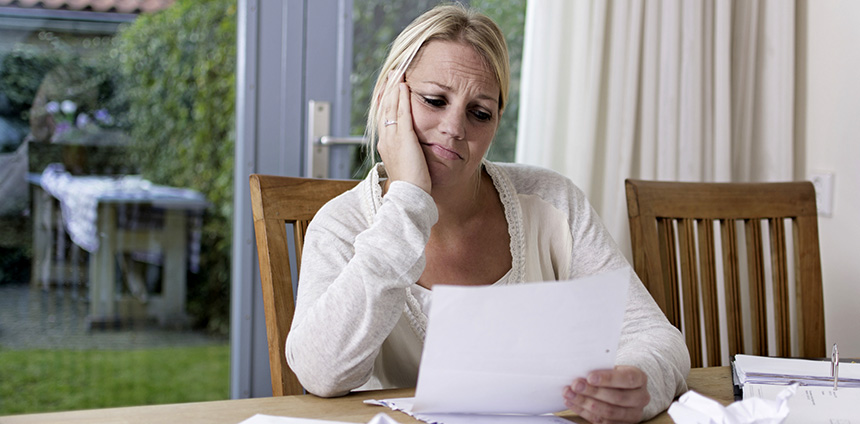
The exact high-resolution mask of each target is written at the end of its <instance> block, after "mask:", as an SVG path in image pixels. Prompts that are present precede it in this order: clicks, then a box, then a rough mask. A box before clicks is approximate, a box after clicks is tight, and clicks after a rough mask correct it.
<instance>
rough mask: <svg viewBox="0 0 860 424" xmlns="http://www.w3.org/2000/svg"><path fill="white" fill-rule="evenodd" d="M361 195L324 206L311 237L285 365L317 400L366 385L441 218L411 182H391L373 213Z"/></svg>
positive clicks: (306, 246) (304, 256)
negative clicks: (431, 234) (431, 230)
mask: <svg viewBox="0 0 860 424" xmlns="http://www.w3.org/2000/svg"><path fill="white" fill-rule="evenodd" d="M364 183H368V181H365V182H364ZM359 193H361V191H360V190H357V189H356V190H352V191H350V192H347V193H346V194H344V195H342V196H341V197H339V198H336V199H335V200H333V201H332V202H330V203H328V204H327V205H326V206H324V207H323V208H322V209H321V210H320V211H319V213H318V214H317V215H316V216H315V218H314V220H313V221H312V222H311V224H310V226H309V228H308V232H307V235H306V237H305V243H304V248H303V253H302V266H301V275H300V277H299V286H298V296H297V299H296V312H295V317H294V319H293V324H292V328H291V329H290V333H289V336H288V337H287V343H286V356H287V358H286V359H287V362H288V363H289V365H290V367H291V368H292V370H293V371H294V372H295V373H296V375H297V376H298V378H299V381H300V382H301V384H302V386H304V387H305V389H307V390H308V391H309V392H311V393H313V394H316V395H318V396H325V397H328V396H338V395H342V394H345V393H348V392H349V391H350V390H352V389H354V388H357V387H359V386H361V385H362V384H364V383H365V382H367V381H368V379H369V378H370V376H371V373H372V371H373V363H374V359H375V358H376V356H377V354H378V353H379V349H380V346H381V345H382V342H383V341H384V340H385V338H386V337H388V335H389V334H390V333H391V331H392V329H393V328H394V326H395V325H396V323H397V321H398V319H399V317H400V315H401V314H402V313H403V309H404V305H405V302H406V290H407V288H408V287H409V286H410V285H411V284H413V283H414V282H416V281H418V278H419V277H420V276H421V273H422V272H423V270H424V265H425V257H424V248H425V246H426V244H427V240H428V239H429V237H430V228H431V227H432V226H433V224H435V223H436V220H437V219H438V212H437V210H436V206H435V203H434V202H433V199H432V198H431V197H430V195H428V194H427V193H425V192H424V191H422V190H421V189H420V188H418V187H416V186H414V185H411V184H408V183H404V182H394V183H392V184H391V186H390V187H389V190H388V192H387V193H386V195H385V197H384V200H383V202H382V205H381V206H380V207H379V209H378V210H376V211H375V214H370V213H368V212H366V210H365V209H362V207H361V205H362V201H363V199H361V198H360V194H359Z"/></svg>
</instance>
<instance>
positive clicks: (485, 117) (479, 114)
mask: <svg viewBox="0 0 860 424" xmlns="http://www.w3.org/2000/svg"><path fill="white" fill-rule="evenodd" d="M472 115H473V116H474V117H475V119H477V120H479V121H489V120H490V119H492V118H493V115H490V114H489V113H487V112H484V111H482V110H476V111H473V112H472Z"/></svg>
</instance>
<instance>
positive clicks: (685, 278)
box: [678, 219, 704, 367]
mask: <svg viewBox="0 0 860 424" xmlns="http://www.w3.org/2000/svg"><path fill="white" fill-rule="evenodd" d="M694 226H695V223H694V221H693V220H692V219H682V220H679V221H678V242H679V243H680V249H681V255H680V256H681V295H682V297H683V299H684V310H683V315H684V334H685V336H686V338H687V348H688V349H689V350H690V364H691V366H693V367H701V366H702V365H703V363H704V360H703V357H702V335H701V322H700V320H699V315H700V312H699V277H698V272H697V269H696V248H695V245H696V234H695V230H694V229H693V228H694Z"/></svg>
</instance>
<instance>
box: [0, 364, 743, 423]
mask: <svg viewBox="0 0 860 424" xmlns="http://www.w3.org/2000/svg"><path fill="white" fill-rule="evenodd" d="M687 383H688V385H689V387H690V389H691V390H695V391H697V392H699V393H702V394H704V395H706V396H708V397H711V398H713V399H715V400H717V401H719V402H721V403H723V404H724V405H727V404H729V403H731V402H732V401H733V400H734V397H733V396H734V395H733V391H732V377H731V369H730V368H729V367H713V368H696V369H693V370H692V371H691V372H690V376H689V378H688V379H687ZM413 393H414V389H397V390H382V391H373V392H362V393H354V394H351V395H349V396H344V397H341V398H333V399H322V398H318V397H316V396H313V395H303V396H284V397H269V398H254V399H236V400H222V401H213V402H196V403H180V404H171V405H151V406H132V407H126V408H110V409H91V410H83V411H69V412H54V413H46V414H31V415H11V416H5V417H0V424H23V423H82V424H83V423H96V424H97V423H160V422H176V423H229V424H236V423H239V422H241V421H243V420H245V419H247V418H249V417H251V416H252V415H254V414H267V415H279V416H290V417H301V418H317V419H325V420H331V421H345V422H356V423H366V422H368V421H370V419H371V418H373V416H374V415H376V414H377V413H379V412H385V413H387V414H388V415H389V416H391V417H392V418H394V419H395V420H397V421H398V422H400V423H420V421H417V420H415V419H413V418H412V417H410V416H408V415H406V414H404V413H402V412H395V411H391V410H389V409H388V408H384V407H380V406H369V405H365V404H364V403H363V402H362V401H364V400H365V399H389V398H398V397H410V396H412V395H413ZM562 416H564V417H565V418H568V419H569V420H571V421H572V422H577V423H584V422H586V421H585V420H582V419H580V418H578V417H576V416H574V415H572V414H570V413H568V414H562ZM648 422H649V423H653V424H663V423H671V422H672V419H671V418H670V417H669V414H667V413H665V412H663V413H662V414H660V415H658V416H657V417H656V418H654V419H653V420H651V421H648Z"/></svg>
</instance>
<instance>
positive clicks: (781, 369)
mask: <svg viewBox="0 0 860 424" xmlns="http://www.w3.org/2000/svg"><path fill="white" fill-rule="evenodd" d="M733 367H734V371H735V377H736V381H737V383H739V385H741V386H742V385H744V384H745V383H753V384H774V385H788V384H791V383H800V385H802V386H830V387H833V377H832V376H831V375H830V361H813V360H807V359H788V358H772V357H766V356H752V355H735V361H734V366H733ZM843 387H846V388H847V387H860V364H857V363H848V362H844V361H843V363H840V364H839V388H843Z"/></svg>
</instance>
